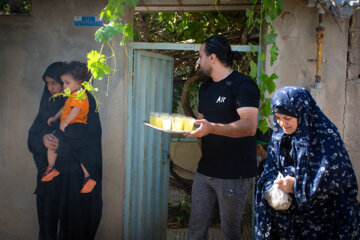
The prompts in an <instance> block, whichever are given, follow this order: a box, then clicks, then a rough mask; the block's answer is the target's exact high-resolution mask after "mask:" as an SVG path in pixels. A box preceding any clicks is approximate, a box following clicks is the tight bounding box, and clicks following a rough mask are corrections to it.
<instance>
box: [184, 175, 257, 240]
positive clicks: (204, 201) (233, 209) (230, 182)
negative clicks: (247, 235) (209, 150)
mask: <svg viewBox="0 0 360 240" xmlns="http://www.w3.org/2000/svg"><path fill="white" fill-rule="evenodd" d="M251 181H252V178H238V179H221V178H213V177H208V176H205V175H203V174H200V173H196V174H195V177H194V182H193V187H192V197H191V199H192V203H191V216H190V222H189V231H188V240H200V239H201V240H204V239H207V233H208V229H209V227H210V225H211V223H212V220H213V216H214V213H215V210H216V204H219V211H220V221H221V231H222V233H223V236H224V239H225V240H230V239H231V240H235V239H241V218H242V214H243V210H244V206H245V202H246V198H247V196H248V191H249V189H250V183H251Z"/></svg>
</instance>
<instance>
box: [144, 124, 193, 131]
mask: <svg viewBox="0 0 360 240" xmlns="http://www.w3.org/2000/svg"><path fill="white" fill-rule="evenodd" d="M144 124H145V125H146V126H149V127H151V128H154V129H156V130H159V131H162V132H166V133H180V134H181V133H191V132H192V131H185V130H171V129H162V128H158V127H155V126H154V125H151V124H150V123H148V122H145V121H144Z"/></svg>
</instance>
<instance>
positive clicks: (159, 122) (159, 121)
mask: <svg viewBox="0 0 360 240" xmlns="http://www.w3.org/2000/svg"><path fill="white" fill-rule="evenodd" d="M155 127H158V128H162V119H161V116H155Z"/></svg>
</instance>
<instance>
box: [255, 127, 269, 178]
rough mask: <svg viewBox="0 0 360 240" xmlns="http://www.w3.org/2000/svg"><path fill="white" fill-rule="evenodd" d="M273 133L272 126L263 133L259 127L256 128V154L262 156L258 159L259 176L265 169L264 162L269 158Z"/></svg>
mask: <svg viewBox="0 0 360 240" xmlns="http://www.w3.org/2000/svg"><path fill="white" fill-rule="evenodd" d="M271 135H272V129H271V128H268V130H267V131H266V132H265V134H264V133H262V132H261V131H260V130H259V129H257V130H256V135H255V137H256V156H258V157H259V158H260V160H259V161H258V177H260V176H261V173H262V172H263V171H264V163H265V161H266V158H267V147H268V144H269V142H270V139H271Z"/></svg>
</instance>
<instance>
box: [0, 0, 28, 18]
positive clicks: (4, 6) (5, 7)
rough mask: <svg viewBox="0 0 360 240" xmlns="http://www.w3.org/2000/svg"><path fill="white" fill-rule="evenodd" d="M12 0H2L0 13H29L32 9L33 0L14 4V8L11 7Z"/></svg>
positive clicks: (0, 1)
mask: <svg viewBox="0 0 360 240" xmlns="http://www.w3.org/2000/svg"><path fill="white" fill-rule="evenodd" d="M10 3H11V0H0V15H10V14H19V15H29V14H30V12H31V9H32V0H23V1H21V2H20V4H19V5H14V8H13V9H10V5H11V4H10Z"/></svg>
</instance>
